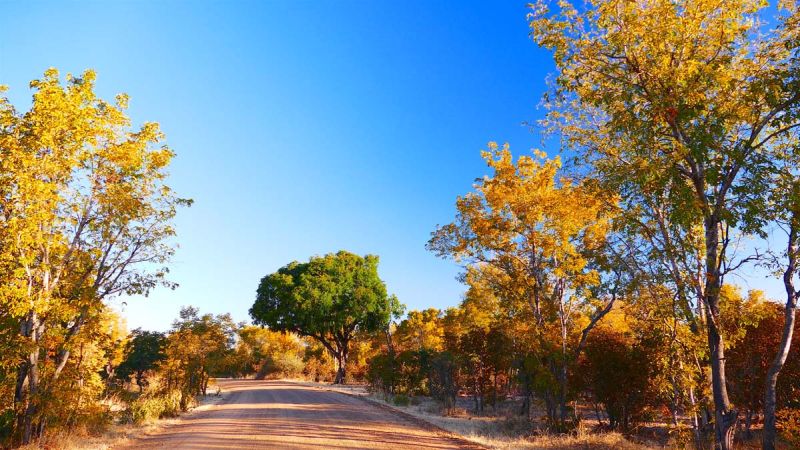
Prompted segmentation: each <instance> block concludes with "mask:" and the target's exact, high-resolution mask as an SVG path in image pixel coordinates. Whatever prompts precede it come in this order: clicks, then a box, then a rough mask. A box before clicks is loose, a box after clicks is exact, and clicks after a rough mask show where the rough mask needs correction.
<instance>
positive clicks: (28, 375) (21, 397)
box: [14, 312, 43, 445]
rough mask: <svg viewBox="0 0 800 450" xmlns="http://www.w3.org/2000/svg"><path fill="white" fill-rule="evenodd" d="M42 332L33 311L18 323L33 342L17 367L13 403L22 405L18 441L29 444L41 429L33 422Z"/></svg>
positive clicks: (35, 414)
mask: <svg viewBox="0 0 800 450" xmlns="http://www.w3.org/2000/svg"><path fill="white" fill-rule="evenodd" d="M42 332H43V325H42V324H41V323H40V321H39V317H38V315H37V314H36V313H35V312H31V313H30V314H28V317H27V318H26V319H25V320H24V321H22V323H21V324H20V334H21V335H22V336H24V337H26V338H28V339H30V341H31V343H32V344H33V346H32V349H31V351H30V353H28V357H27V359H26V360H25V361H23V362H22V363H21V364H20V366H19V368H18V369H17V386H16V390H15V393H14V401H15V403H18V404H21V405H22V407H21V408H20V409H19V410H18V411H19V412H18V413H17V426H18V427H19V428H18V429H19V433H20V434H19V438H20V442H21V443H22V444H23V445H26V444H30V443H31V442H32V441H33V440H34V439H36V437H37V436H38V435H40V433H41V431H42V430H41V429H40V427H38V426H36V424H35V423H34V419H35V418H36V416H37V415H38V412H39V405H38V402H39V399H38V398H37V395H38V392H39V353H40V348H39V338H40V337H41V334H42ZM26 386H27V389H26Z"/></svg>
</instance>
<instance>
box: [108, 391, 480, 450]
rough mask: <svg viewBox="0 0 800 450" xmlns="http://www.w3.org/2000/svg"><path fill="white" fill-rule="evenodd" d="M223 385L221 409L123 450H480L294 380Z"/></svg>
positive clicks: (197, 414)
mask: <svg viewBox="0 0 800 450" xmlns="http://www.w3.org/2000/svg"><path fill="white" fill-rule="evenodd" d="M218 384H219V385H220V387H221V388H222V390H223V391H224V392H225V398H224V399H223V400H222V401H221V402H219V403H218V404H215V405H210V406H207V407H205V408H204V409H202V410H199V411H195V412H193V413H190V414H187V415H186V416H184V417H182V418H181V419H180V420H179V421H178V422H176V423H175V424H172V425H169V426H167V427H165V428H164V429H162V430H159V431H157V432H155V433H153V434H151V435H147V436H143V437H141V438H140V439H137V440H135V441H131V442H129V443H127V444H126V445H124V446H122V447H119V448H124V449H152V448H170V449H222V448H236V449H240V448H270V449H321V448H323V449H328V448H330V449H407V448H414V449H474V448H480V447H478V446H474V445H470V444H469V443H468V442H466V441H462V440H460V439H456V438H454V437H452V436H448V435H446V434H445V433H442V432H440V431H437V430H436V429H433V428H430V427H425V426H422V425H421V424H419V423H416V422H414V421H411V420H409V419H408V418H405V417H404V416H402V415H398V414H395V413H393V412H392V411H391V410H387V409H384V408H378V407H376V406H374V405H371V404H369V403H367V402H364V401H363V400H360V399H358V398H353V397H350V396H348V395H345V394H340V393H336V392H331V391H327V390H322V389H319V388H314V387H309V386H303V385H300V384H295V383H291V382H286V381H257V380H218Z"/></svg>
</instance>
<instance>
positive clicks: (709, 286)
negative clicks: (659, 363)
mask: <svg viewBox="0 0 800 450" xmlns="http://www.w3.org/2000/svg"><path fill="white" fill-rule="evenodd" d="M720 224H721V220H720V219H719V218H718V217H717V216H716V214H710V215H709V216H707V217H706V218H705V220H704V223H703V225H704V228H705V240H706V242H705V244H706V245H705V247H706V248H705V260H706V261H705V264H706V267H705V272H706V282H705V290H704V294H705V299H704V300H705V305H706V308H708V311H706V312H707V320H708V327H707V329H708V349H709V355H710V358H711V391H712V393H713V396H714V434H715V438H716V446H717V448H719V449H721V450H730V449H732V448H733V437H734V432H735V431H736V422H737V421H738V417H739V414H738V412H737V411H736V410H735V409H732V408H731V403H730V400H729V399H728V389H727V386H726V380H725V343H724V341H723V339H722V336H721V335H720V332H719V294H720V289H721V288H722V277H721V274H720V259H719V258H720V257H721V256H720V254H719V241H720V234H719V233H720V229H719V227H720Z"/></svg>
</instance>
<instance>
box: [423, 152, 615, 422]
mask: <svg viewBox="0 0 800 450" xmlns="http://www.w3.org/2000/svg"><path fill="white" fill-rule="evenodd" d="M483 157H484V159H485V160H486V162H487V164H488V166H489V167H490V168H491V169H492V171H493V175H492V176H491V177H489V176H486V177H484V178H483V179H482V180H479V182H478V183H477V185H476V186H475V189H476V190H475V192H473V193H470V194H467V195H466V196H464V197H460V198H459V199H458V200H457V203H456V207H457V210H458V212H457V216H456V220H455V221H454V222H453V223H451V224H448V225H445V226H442V227H439V228H438V229H437V230H436V231H435V232H434V233H433V236H432V238H431V240H430V241H429V243H428V248H429V249H431V250H432V251H434V252H435V253H436V254H437V255H439V256H442V257H448V256H449V257H454V258H455V259H456V260H459V261H464V262H466V263H468V264H472V265H485V266H491V267H492V268H493V269H494V270H496V271H499V272H500V273H501V274H502V276H500V275H498V274H494V275H493V277H492V279H493V282H492V283H491V284H490V285H491V286H492V289H493V290H494V291H495V293H496V295H497V297H498V298H499V299H500V300H501V301H505V302H507V303H513V304H518V303H519V302H520V301H524V302H525V303H526V304H527V305H528V306H529V307H530V310H531V312H532V317H533V321H534V322H535V327H534V328H533V333H534V334H535V338H536V340H537V343H538V348H539V349H541V351H539V352H538V353H537V354H536V357H537V360H538V363H539V364H540V365H541V366H542V367H545V368H546V370H547V371H548V372H549V374H550V376H551V377H552V380H553V382H552V383H551V384H550V385H549V386H548V388H547V389H546V390H545V392H544V399H545V402H546V404H547V407H548V408H547V409H548V418H549V419H550V421H551V423H552V425H554V426H556V427H563V426H565V425H566V422H567V421H568V420H569V419H570V417H569V413H568V409H567V401H568V392H569V391H568V386H567V384H568V378H569V376H568V371H569V368H570V366H571V365H572V364H573V363H574V361H575V358H576V356H577V354H578V353H580V351H581V348H582V347H583V345H584V344H585V340H586V336H587V334H588V333H589V332H590V331H591V329H592V328H593V327H594V326H595V325H596V324H597V322H598V321H599V320H600V319H601V318H602V317H603V316H604V315H605V314H607V313H608V312H609V311H610V310H611V308H612V307H613V304H614V300H615V298H616V283H613V282H612V284H614V285H615V286H614V287H612V288H611V289H603V286H605V285H606V284H607V283H605V281H607V280H604V278H605V277H603V276H602V272H601V271H600V270H598V267H599V264H598V263H599V262H601V261H602V260H603V258H599V257H598V256H599V255H601V254H602V252H603V249H604V247H605V245H606V234H607V232H608V230H609V226H610V212H611V210H612V209H611V208H609V205H613V198H611V197H609V196H608V195H606V194H605V193H604V192H601V191H599V190H597V189H595V188H594V186H593V185H591V184H581V183H573V182H572V180H570V179H568V178H565V177H559V174H560V172H559V169H560V168H561V163H560V160H559V159H558V158H555V159H546V156H545V155H544V154H543V153H542V152H538V151H537V152H536V153H535V155H534V156H533V157H531V156H521V157H519V158H517V160H516V161H515V160H514V158H513V157H512V155H511V152H510V150H509V148H508V146H507V145H505V146H503V147H499V146H498V145H497V144H495V143H490V144H489V150H488V151H485V152H483ZM612 278H613V277H612Z"/></svg>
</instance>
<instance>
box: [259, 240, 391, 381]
mask: <svg viewBox="0 0 800 450" xmlns="http://www.w3.org/2000/svg"><path fill="white" fill-rule="evenodd" d="M394 304H396V301H394V300H392V299H391V298H390V297H389V296H388V295H387V293H386V285H385V284H384V283H383V281H381V279H380V277H379V276H378V257H377V256H374V255H366V256H364V257H361V256H358V255H355V254H353V253H349V252H346V251H340V252H338V253H336V254H327V255H325V256H321V257H312V258H311V259H310V260H309V261H308V262H306V263H299V262H296V261H295V262H292V263H290V264H288V265H286V266H284V267H282V268H280V269H279V270H278V271H277V272H275V273H273V274H270V275H267V276H266V277H264V278H263V279H262V280H261V283H260V284H259V286H258V291H257V296H256V301H255V303H254V304H253V307H252V308H250V316H251V317H252V318H253V321H254V322H255V323H256V324H259V325H265V326H268V327H270V328H271V329H273V330H278V331H292V332H295V333H297V334H299V335H301V336H308V337H311V338H313V339H315V340H316V341H318V342H319V343H320V344H322V345H323V346H324V347H325V348H326V349H327V350H328V352H330V354H331V355H332V356H333V357H334V359H335V360H336V364H337V367H338V370H337V373H336V378H335V380H334V383H343V382H344V377H345V367H346V364H347V356H348V352H349V349H350V342H351V340H352V339H353V338H354V336H355V335H356V333H358V332H375V331H383V330H384V327H385V326H386V324H387V323H389V318H390V316H391V314H392V312H393V311H392V305H394Z"/></svg>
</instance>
